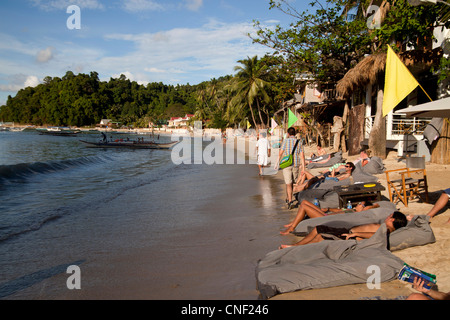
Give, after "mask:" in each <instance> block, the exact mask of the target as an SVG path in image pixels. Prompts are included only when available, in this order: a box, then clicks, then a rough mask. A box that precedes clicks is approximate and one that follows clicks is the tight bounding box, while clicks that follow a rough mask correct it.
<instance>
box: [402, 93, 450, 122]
mask: <svg viewBox="0 0 450 320" xmlns="http://www.w3.org/2000/svg"><path fill="white" fill-rule="evenodd" d="M395 114H406V116H407V117H411V118H413V117H421V118H450V97H449V98H444V99H440V100H436V101H432V102H427V103H423V104H419V105H417V106H412V107H409V108H406V109H401V110H397V111H396V112H395Z"/></svg>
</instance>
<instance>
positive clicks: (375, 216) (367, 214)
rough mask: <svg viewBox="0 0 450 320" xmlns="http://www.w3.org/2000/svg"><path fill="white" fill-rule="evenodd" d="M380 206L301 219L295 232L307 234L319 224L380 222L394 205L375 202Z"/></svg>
mask: <svg viewBox="0 0 450 320" xmlns="http://www.w3.org/2000/svg"><path fill="white" fill-rule="evenodd" d="M377 203H378V204H379V205H380V207H378V208H374V209H370V210H366V211H362V212H355V213H343V214H334V215H330V216H325V217H320V218H314V219H307V220H303V221H302V222H300V223H299V224H298V226H297V227H296V228H295V234H297V235H299V236H304V235H307V234H308V233H310V232H311V230H312V229H314V227H315V226H318V225H320V224H326V225H330V226H333V227H336V228H341V227H342V228H351V227H354V226H360V225H363V224H368V223H382V222H384V220H385V219H386V218H387V217H388V216H389V215H391V214H392V213H393V212H394V211H395V210H396V208H395V205H394V204H393V203H392V202H390V201H379V202H377Z"/></svg>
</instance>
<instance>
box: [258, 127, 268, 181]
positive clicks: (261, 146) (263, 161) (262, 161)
mask: <svg viewBox="0 0 450 320" xmlns="http://www.w3.org/2000/svg"><path fill="white" fill-rule="evenodd" d="M266 136H267V133H266V132H261V133H260V134H259V139H258V142H256V152H257V155H258V160H257V164H258V168H259V175H260V176H261V175H262V168H263V167H265V166H267V163H268V162H269V157H270V143H269V140H267V138H266Z"/></svg>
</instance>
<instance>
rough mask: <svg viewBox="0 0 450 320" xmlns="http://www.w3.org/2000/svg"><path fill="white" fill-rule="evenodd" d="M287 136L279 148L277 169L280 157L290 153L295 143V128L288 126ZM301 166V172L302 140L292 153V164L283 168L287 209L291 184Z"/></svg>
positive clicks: (291, 192) (290, 205)
mask: <svg viewBox="0 0 450 320" xmlns="http://www.w3.org/2000/svg"><path fill="white" fill-rule="evenodd" d="M287 134H288V137H287V138H286V139H285V140H284V141H283V144H282V145H281V148H280V153H279V155H278V161H277V163H276V164H275V170H277V169H278V167H279V165H280V160H281V158H283V157H285V156H288V155H290V154H292V151H293V150H294V146H295V143H296V142H297V139H296V138H295V134H296V132H295V128H293V127H290V128H289V129H288V131H287ZM300 166H301V168H302V169H301V173H303V172H304V170H305V168H306V167H305V154H304V152H303V146H302V142H301V141H299V143H298V145H297V148H296V149H295V152H294V154H293V165H292V166H289V167H287V168H284V169H283V178H284V183H285V184H286V197H287V198H286V203H287V204H288V209H290V208H291V207H292V204H293V203H294V201H293V185H294V181H296V180H297V178H298V176H299V171H300V170H299V167H300Z"/></svg>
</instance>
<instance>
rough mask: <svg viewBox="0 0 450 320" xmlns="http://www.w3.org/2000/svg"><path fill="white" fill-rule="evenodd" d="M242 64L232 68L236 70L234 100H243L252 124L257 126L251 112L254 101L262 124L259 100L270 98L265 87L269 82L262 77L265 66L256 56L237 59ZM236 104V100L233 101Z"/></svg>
mask: <svg viewBox="0 0 450 320" xmlns="http://www.w3.org/2000/svg"><path fill="white" fill-rule="evenodd" d="M238 62H239V63H240V64H242V66H236V67H235V68H234V70H235V71H237V74H236V80H237V81H236V83H235V87H234V89H235V90H236V92H237V95H236V97H235V99H236V100H240V101H245V102H246V104H247V105H248V107H249V108H250V113H251V116H252V120H253V124H254V125H255V128H256V127H257V124H256V120H255V114H254V112H253V106H254V103H256V106H257V110H258V114H259V119H260V123H261V125H264V121H263V119H262V114H261V106H260V103H261V102H269V101H270V98H269V95H268V94H267V91H266V89H267V88H268V87H269V86H270V84H269V82H267V81H265V80H264V79H263V78H264V76H265V75H266V74H267V66H266V65H265V64H264V63H261V62H260V61H259V60H258V56H254V57H253V58H250V57H247V59H245V60H239V61H238ZM233 104H234V105H237V103H236V101H234V103H233Z"/></svg>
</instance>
